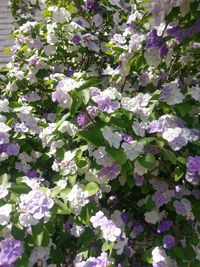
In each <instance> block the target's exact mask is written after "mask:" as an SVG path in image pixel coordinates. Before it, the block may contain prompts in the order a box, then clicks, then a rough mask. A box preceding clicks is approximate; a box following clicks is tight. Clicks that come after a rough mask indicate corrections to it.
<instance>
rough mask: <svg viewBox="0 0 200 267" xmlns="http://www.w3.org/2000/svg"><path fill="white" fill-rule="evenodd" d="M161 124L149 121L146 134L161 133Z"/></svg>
mask: <svg viewBox="0 0 200 267" xmlns="http://www.w3.org/2000/svg"><path fill="white" fill-rule="evenodd" d="M161 131H162V128H161V123H160V122H159V121H157V120H154V121H151V122H150V123H149V125H148V126H147V132H148V133H156V132H161Z"/></svg>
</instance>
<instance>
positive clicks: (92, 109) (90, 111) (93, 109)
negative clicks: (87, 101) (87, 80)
mask: <svg viewBox="0 0 200 267" xmlns="http://www.w3.org/2000/svg"><path fill="white" fill-rule="evenodd" d="M86 110H87V112H88V114H89V115H90V117H91V118H93V119H94V118H96V117H97V116H98V114H99V109H98V108H97V107H95V106H88V107H87V108H86Z"/></svg>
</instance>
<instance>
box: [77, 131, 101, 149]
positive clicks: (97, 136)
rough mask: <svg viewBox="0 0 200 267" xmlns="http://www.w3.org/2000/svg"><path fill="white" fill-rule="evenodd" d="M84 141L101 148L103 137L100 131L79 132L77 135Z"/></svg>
mask: <svg viewBox="0 0 200 267" xmlns="http://www.w3.org/2000/svg"><path fill="white" fill-rule="evenodd" d="M77 135H78V136H80V137H81V138H83V139H84V140H86V141H88V142H89V143H91V144H93V145H94V146H102V145H103V136H102V134H101V132H100V131H98V130H97V131H95V132H89V131H80V132H78V134H77Z"/></svg>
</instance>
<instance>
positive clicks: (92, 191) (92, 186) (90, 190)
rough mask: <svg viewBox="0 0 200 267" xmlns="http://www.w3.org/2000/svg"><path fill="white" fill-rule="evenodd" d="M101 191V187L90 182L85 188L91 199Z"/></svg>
mask: <svg viewBox="0 0 200 267" xmlns="http://www.w3.org/2000/svg"><path fill="white" fill-rule="evenodd" d="M98 190H99V185H98V184H97V183H95V182H90V183H89V184H87V185H86V186H85V191H87V192H88V196H89V197H91V196H93V195H95V194H96V193H97V192H98Z"/></svg>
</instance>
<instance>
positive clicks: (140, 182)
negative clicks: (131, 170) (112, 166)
mask: <svg viewBox="0 0 200 267" xmlns="http://www.w3.org/2000/svg"><path fill="white" fill-rule="evenodd" d="M134 178H135V184H136V185H137V186H142V185H143V182H144V177H143V176H142V175H139V174H137V173H136V174H135V175H134Z"/></svg>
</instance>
